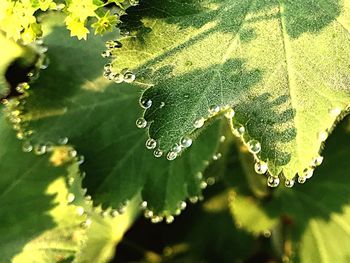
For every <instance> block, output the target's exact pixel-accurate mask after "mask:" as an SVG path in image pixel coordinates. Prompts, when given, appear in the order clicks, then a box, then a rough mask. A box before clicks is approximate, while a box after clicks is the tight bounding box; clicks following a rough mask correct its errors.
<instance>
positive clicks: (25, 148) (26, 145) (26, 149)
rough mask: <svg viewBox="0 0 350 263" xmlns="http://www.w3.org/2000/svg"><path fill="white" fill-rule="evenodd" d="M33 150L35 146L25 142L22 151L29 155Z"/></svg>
mask: <svg viewBox="0 0 350 263" xmlns="http://www.w3.org/2000/svg"><path fill="white" fill-rule="evenodd" d="M32 150H33V145H31V144H30V142H29V141H26V142H23V144H22V151H23V152H25V153H29V152H31V151H32Z"/></svg>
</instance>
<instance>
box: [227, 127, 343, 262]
mask: <svg viewBox="0 0 350 263" xmlns="http://www.w3.org/2000/svg"><path fill="white" fill-rule="evenodd" d="M345 124H346V123H345V122H344V125H340V126H339V127H338V129H337V130H336V131H335V132H334V134H332V136H331V138H330V139H329V143H328V144H327V147H326V149H325V161H324V164H323V165H322V167H320V169H318V170H317V171H316V172H315V175H314V176H315V177H317V179H315V181H314V182H312V184H310V183H307V184H306V185H304V186H302V187H300V186H295V187H294V189H280V190H278V191H276V192H274V193H273V195H272V196H270V197H269V198H267V199H265V200H257V199H256V198H255V197H254V196H252V195H248V194H243V193H242V192H241V191H240V189H241V188H236V196H237V197H239V198H236V199H234V200H233V201H232V202H231V211H232V212H233V214H234V218H235V220H237V221H238V222H240V223H241V224H242V227H244V228H245V229H247V230H249V231H254V232H259V231H260V232H262V231H263V230H265V229H266V227H270V228H273V229H275V228H276V225H275V226H273V225H274V224H276V223H277V222H278V223H279V224H282V225H283V226H284V230H283V231H284V232H283V233H284V237H283V239H284V241H285V244H287V245H285V248H286V249H285V250H284V251H282V252H283V253H284V254H285V255H286V256H287V257H293V258H294V259H293V262H299V261H300V262H310V261H315V260H316V261H318V262H331V261H332V262H333V261H334V262H347V261H348V259H349V254H348V252H347V251H348V247H349V246H350V231H349V229H350V224H349V222H350V191H349V188H348V187H347V182H348V174H349V171H350V166H349V164H348V163H347V159H348V158H349V148H348V146H347V145H349V143H350V137H349V130H347V128H346V125H345ZM248 206H249V207H251V208H252V209H247V207H248ZM257 214H259V217H258V216H257ZM263 219H266V221H267V222H269V223H268V226H267V225H266V224H265V225H264V224H263V223H262V222H261V221H262V220H263ZM273 235H274V232H272V236H273ZM290 241H291V242H292V243H291V248H292V249H290V245H288V244H289V243H290Z"/></svg>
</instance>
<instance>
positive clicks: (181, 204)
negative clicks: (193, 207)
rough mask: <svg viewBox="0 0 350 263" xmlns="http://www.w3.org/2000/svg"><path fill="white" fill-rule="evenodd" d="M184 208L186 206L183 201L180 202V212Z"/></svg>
mask: <svg viewBox="0 0 350 263" xmlns="http://www.w3.org/2000/svg"><path fill="white" fill-rule="evenodd" d="M186 206H187V204H186V202H185V201H181V202H180V204H179V208H180V209H181V210H184V209H185V208H186Z"/></svg>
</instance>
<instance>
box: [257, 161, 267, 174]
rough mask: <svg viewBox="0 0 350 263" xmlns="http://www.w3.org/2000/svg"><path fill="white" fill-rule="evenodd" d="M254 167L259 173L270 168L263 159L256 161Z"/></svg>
mask: <svg viewBox="0 0 350 263" xmlns="http://www.w3.org/2000/svg"><path fill="white" fill-rule="evenodd" d="M254 169H255V172H256V173H257V174H264V173H266V172H267V169H268V167H267V163H265V162H263V161H258V162H256V163H255V165H254Z"/></svg>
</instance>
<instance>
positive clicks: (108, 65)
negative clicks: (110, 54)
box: [103, 63, 112, 72]
mask: <svg viewBox="0 0 350 263" xmlns="http://www.w3.org/2000/svg"><path fill="white" fill-rule="evenodd" d="M111 67H112V64H111V63H107V64H105V65H104V66H103V69H104V70H105V71H107V72H111Z"/></svg>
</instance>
